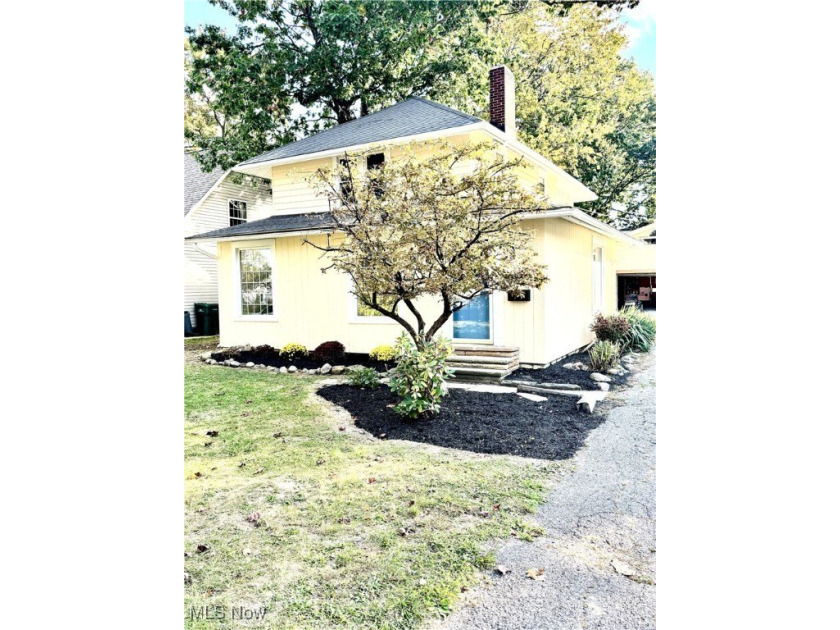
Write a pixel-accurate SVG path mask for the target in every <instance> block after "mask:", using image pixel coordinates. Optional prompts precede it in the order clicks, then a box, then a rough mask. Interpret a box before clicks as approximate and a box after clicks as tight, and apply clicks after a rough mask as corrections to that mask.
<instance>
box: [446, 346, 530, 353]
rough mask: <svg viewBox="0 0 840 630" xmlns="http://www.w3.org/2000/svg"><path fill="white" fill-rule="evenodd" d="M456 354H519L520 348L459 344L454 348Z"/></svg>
mask: <svg viewBox="0 0 840 630" xmlns="http://www.w3.org/2000/svg"><path fill="white" fill-rule="evenodd" d="M452 349H453V350H454V351H455V354H473V353H475V352H482V351H493V352H508V353H515V354H519V348H517V347H516V346H491V345H489V344H488V345H484V344H478V343H477V344H457V345H455V346H453V348H452Z"/></svg>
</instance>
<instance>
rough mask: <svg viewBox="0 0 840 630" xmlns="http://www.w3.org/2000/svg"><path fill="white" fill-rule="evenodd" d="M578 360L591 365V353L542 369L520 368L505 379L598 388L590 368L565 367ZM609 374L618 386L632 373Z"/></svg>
mask: <svg viewBox="0 0 840 630" xmlns="http://www.w3.org/2000/svg"><path fill="white" fill-rule="evenodd" d="M578 361H580V362H582V363H585V364H586V365H589V353H588V352H578V353H577V354H573V355H571V356H569V357H566V358H565V359H560V360H559V361H558V362H557V363H554V364H553V365H549V366H548V367H547V368H542V369H540V370H530V369H526V368H519V369H518V370H516V371H515V372H513V373H512V374H511V375H510V376H508V377H507V378H506V379H505V380H513V381H531V382H534V383H537V382H541V383H572V384H574V385H580V386H581V388H582V389H598V386H597V385H596V384H595V382H594V381H593V380H592V379H590V378H589V375H590V374H591V372H590V371H589V370H569V369H566V368H564V367H563V365H564V364H565V363H577V362H578ZM607 376H609V377H610V378H611V379H612V381H613V386H616V385H624V384H625V383H626V382H627V379H628V378H629V376H630V375H629V374H625V375H624V376H616V375H615V374H607ZM502 384H504V383H502Z"/></svg>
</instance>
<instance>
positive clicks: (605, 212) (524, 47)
mask: <svg viewBox="0 0 840 630" xmlns="http://www.w3.org/2000/svg"><path fill="white" fill-rule="evenodd" d="M617 16H618V13H617V12H616V11H615V10H614V9H612V8H604V7H599V6H597V5H596V3H577V4H572V5H569V3H559V5H558V6H556V7H555V6H550V5H549V4H547V3H538V2H532V3H527V4H525V5H524V7H521V10H518V11H515V12H512V13H510V14H504V15H500V16H497V17H495V18H493V19H492V20H491V21H490V22H489V23H488V32H490V33H491V34H492V37H493V42H494V43H493V52H492V53H491V54H490V55H489V56H487V57H486V58H483V59H480V60H476V61H474V63H473V70H472V72H471V73H470V74H469V75H468V76H463V77H459V78H458V79H457V80H456V81H455V82H454V83H453V84H452V85H451V87H452V90H451V92H449V93H447V92H446V91H443V92H442V93H440V94H439V98H440V99H441V100H442V102H444V103H449V104H452V105H453V106H454V107H457V108H459V109H463V110H464V111H466V112H468V113H471V114H474V115H477V116H481V117H483V118H485V119H486V118H488V114H489V111H488V102H487V98H486V95H487V94H488V92H489V79H488V74H489V69H490V68H491V67H492V66H493V65H497V64H499V63H504V64H507V65H508V66H509V67H510V68H511V70H512V72H513V74H514V77H515V79H516V119H517V135H518V137H519V139H520V140H522V141H523V142H524V143H525V144H527V145H528V146H530V147H532V148H534V149H535V150H537V151H538V152H540V153H542V154H543V155H545V156H546V157H547V158H549V159H550V160H551V161H553V162H554V163H555V164H557V165H558V166H560V167H561V168H563V169H564V170H566V171H568V172H569V173H571V174H572V175H574V176H575V177H577V178H578V179H580V180H581V181H582V182H583V183H584V184H586V185H587V186H588V187H589V188H591V189H592V190H593V191H594V192H595V193H596V194H597V195H598V196H599V199H598V200H597V201H595V202H590V203H588V204H582V208H583V209H585V210H587V211H588V212H589V213H590V214H592V215H594V216H595V217H597V218H599V219H601V220H605V221H608V222H611V223H614V224H615V225H617V226H619V227H628V226H633V224H634V223H638V222H640V221H641V222H646V221H647V219H646V217H645V215H644V212H643V209H647V211H648V217H651V216H655V194H656V95H655V89H654V81H653V78H652V77H651V76H650V75H649V74H648V73H645V72H642V71H640V70H639V69H638V68H637V67H636V65H635V63H633V62H632V61H629V60H626V59H624V58H623V57H622V56H621V52H622V50H623V49H624V48H625V47H626V45H627V37H626V35H625V34H624V32H623V26H622V25H621V23H620V22H619V21H618V20H617Z"/></svg>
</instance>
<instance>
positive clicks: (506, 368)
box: [446, 344, 519, 383]
mask: <svg viewBox="0 0 840 630" xmlns="http://www.w3.org/2000/svg"><path fill="white" fill-rule="evenodd" d="M453 352H454V354H452V355H450V356H449V358H448V359H447V360H446V364H447V366H449V367H450V368H452V371H453V373H454V378H455V379H457V380H460V381H483V382H495V383H498V382H499V381H501V380H502V379H503V378H504V377H506V376H508V375H509V374H511V373H513V372H515V371H516V370H517V368H519V348H514V347H509V346H489V345H478V344H475V345H458V346H455V347H454V349H453Z"/></svg>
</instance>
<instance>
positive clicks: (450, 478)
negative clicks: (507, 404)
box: [184, 342, 562, 629]
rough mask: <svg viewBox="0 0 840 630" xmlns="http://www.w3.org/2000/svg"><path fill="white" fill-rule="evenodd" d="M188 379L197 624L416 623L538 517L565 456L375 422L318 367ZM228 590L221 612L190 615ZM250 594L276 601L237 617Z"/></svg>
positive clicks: (188, 531)
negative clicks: (413, 434)
mask: <svg viewBox="0 0 840 630" xmlns="http://www.w3.org/2000/svg"><path fill="white" fill-rule="evenodd" d="M186 343H187V342H185V344H186ZM184 380H185V444H184V449H185V470H184V475H185V513H184V518H185V541H184V551H185V553H186V554H188V555H187V556H186V557H185V559H184V565H185V567H184V570H185V572H186V573H187V574H188V575H189V580H187V579H186V577H185V582H186V583H185V586H184V589H185V617H186V627H187V628H195V629H198V628H214V629H219V628H231V627H260V628H336V627H359V628H414V627H417V626H418V625H419V624H420V622H421V621H422V620H423V619H426V618H429V617H434V616H442V615H445V614H446V613H448V612H449V611H450V610H451V609H452V607H453V606H454V605H455V603H456V601H457V600H458V597H459V595H460V593H461V591H462V588H463V587H469V586H471V585H474V584H476V583H477V582H478V579H479V577H480V570H482V569H487V568H489V567H492V566H493V565H494V558H493V557H492V555H490V554H488V553H487V551H486V550H487V548H489V546H490V545H487V544H485V543H487V542H488V541H490V540H491V539H493V538H507V537H510V536H511V535H512V532H515V534H516V535H518V536H519V537H521V538H525V539H530V538H531V537H533V536H534V535H537V534H538V533H539V532H537V531H535V530H534V529H533V528H532V526H531V525H529V522H530V521H529V517H528V515H529V514H530V513H532V512H533V511H534V509H535V508H536V506H537V504H538V503H539V502H540V500H541V499H542V497H543V495H544V493H545V490H546V488H545V483H546V481H547V479H548V477H549V475H550V473H551V472H552V471H554V470H557V468H558V467H559V466H561V465H562V464H559V463H552V462H547V461H534V460H524V459H518V458H515V457H510V456H499V455H481V454H475V453H469V452H463V451H455V450H450V449H442V448H438V447H433V446H427V445H422V444H413V443H407V442H397V441H383V440H378V439H374V438H371V437H370V436H369V435H367V434H362V433H361V432H359V431H358V430H357V429H356V428H355V427H354V426H353V425H352V423H351V422H350V421H349V420H347V419H342V418H341V417H340V416H339V415H337V414H336V413H334V412H333V411H331V410H330V408H329V406H328V405H327V404H326V403H325V402H324V401H322V400H321V399H320V398H317V397H316V396H315V395H314V393H313V392H314V390H315V388H316V383H317V382H318V379H315V378H312V377H301V376H294V375H276V374H268V373H264V372H258V371H254V370H244V369H243V370H233V369H228V368H221V367H216V366H206V365H201V364H199V363H197V362H196V363H192V362H189V363H187V364H186V365H185V374H184ZM340 427H346V430H344V431H342V430H340ZM208 431H218V435H216V436H208V435H207V432H208ZM494 506H498V509H496V508H494ZM255 512H256V513H259V518H258V520H257V521H256V522H255V523H252V522H249V521H248V519H247V517H248V516H249V515H253V514H254V513H255ZM199 545H204V546H206V547H207V550H206V551H204V552H199V551H198V547H199ZM217 605H218V606H221V607H223V608H222V610H224V619H223V620H222V619H218V620H217V619H211V620H197V619H192V620H191V619H190V611H191V609H192V608H193V607H194V608H195V609H198V608H199V607H203V606H211V607H214V606H217ZM240 606H241V607H243V608H244V609H259V608H261V607H265V608H267V612H266V613H265V616H264V617H263V618H262V620H261V621H258V622H256V621H250V622H246V621H241V620H233V619H231V616H230V610H231V607H234V608H236V609H237V610H238V609H239V607H240ZM214 610H215V609H214Z"/></svg>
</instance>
